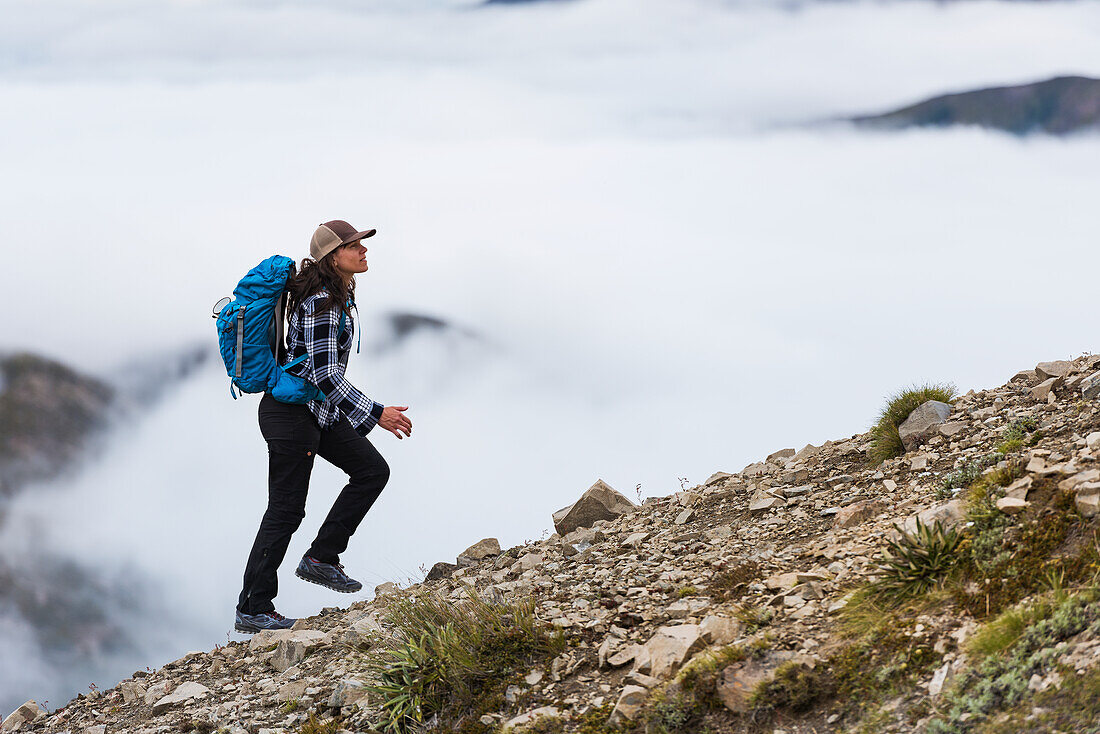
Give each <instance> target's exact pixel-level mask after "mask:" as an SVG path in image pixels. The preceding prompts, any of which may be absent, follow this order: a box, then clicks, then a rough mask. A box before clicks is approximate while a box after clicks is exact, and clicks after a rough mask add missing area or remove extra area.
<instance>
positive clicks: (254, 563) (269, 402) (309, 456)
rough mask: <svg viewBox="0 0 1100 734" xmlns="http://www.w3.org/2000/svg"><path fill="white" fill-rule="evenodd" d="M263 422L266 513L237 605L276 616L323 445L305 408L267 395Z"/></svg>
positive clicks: (245, 610)
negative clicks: (289, 551)
mask: <svg viewBox="0 0 1100 734" xmlns="http://www.w3.org/2000/svg"><path fill="white" fill-rule="evenodd" d="M259 416H260V432H261V433H262V434H263V437H264V439H265V440H266V441H267V452H268V475H267V511H266V512H264V516H263V520H261V521H260V529H259V531H258V532H257V533H256V540H255V542H254V543H253V545H252V552H251V553H250V554H249V556H248V563H247V564H246V566H245V571H244V588H243V589H242V590H241V596H240V600H239V601H238V602H237V610H238V611H240V612H243V613H244V614H263V613H266V612H272V611H274V610H275V605H274V603H273V602H272V600H273V599H274V598H275V595H276V594H277V593H278V591H279V576H278V571H279V565H280V564H281V563H282V562H283V556H285V555H286V548H287V546H288V545H289V544H290V536H291V535H293V534H294V531H295V530H297V529H298V526H299V525H301V523H302V518H304V517H305V515H306V511H305V508H306V493H307V492H308V491H309V475H310V472H312V471H313V460H314V458H315V456H316V454H317V445H318V442H319V441H320V430H319V429H318V428H317V424H316V422H315V421H314V420H313V416H312V414H310V412H309V408H307V407H306V406H304V405H286V404H284V403H280V402H279V401H277V400H275V399H274V398H272V397H271V396H270V395H268V394H266V393H265V394H264V396H263V399H261V400H260V409H259Z"/></svg>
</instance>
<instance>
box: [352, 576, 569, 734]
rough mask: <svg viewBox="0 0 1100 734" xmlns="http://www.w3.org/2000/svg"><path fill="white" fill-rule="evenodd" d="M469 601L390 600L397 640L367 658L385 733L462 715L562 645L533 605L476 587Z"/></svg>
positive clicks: (390, 616)
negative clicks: (486, 594) (491, 598)
mask: <svg viewBox="0 0 1100 734" xmlns="http://www.w3.org/2000/svg"><path fill="white" fill-rule="evenodd" d="M467 597H468V598H466V599H464V600H462V601H458V602H455V601H454V600H453V599H450V598H447V597H443V596H440V595H438V594H434V593H430V592H428V593H421V594H416V595H412V596H408V597H405V598H399V599H395V600H393V601H392V602H390V604H389V606H388V607H387V610H386V615H385V616H386V622H387V623H388V625H389V626H390V627H391V628H392V629H393V635H392V637H391V638H390V639H389V640H387V641H385V642H383V643H382V644H381V645H380V646H379V647H378V648H377V649H374V650H371V651H370V652H369V653H368V655H367V658H366V667H367V678H368V680H370V681H371V682H370V683H369V684H368V685H367V691H368V694H369V695H370V700H371V701H372V703H374V704H376V705H377V706H378V709H379V713H380V722H379V724H380V726H381V729H382V730H383V731H385V732H391V733H392V734H402V733H403V732H408V731H413V730H415V729H417V728H419V727H420V726H421V725H422V724H423V723H424V722H425V721H427V720H428V719H430V718H431V717H432V716H433V715H435V714H440V715H444V714H446V713H448V712H449V711H450V712H454V713H459V714H460V713H461V712H462V711H463V710H464V709H465V708H467V707H469V706H470V705H472V704H473V703H474V702H476V701H477V700H478V699H480V698H486V697H487V696H486V691H487V690H488V689H489V688H491V687H492V685H493V683H499V682H500V681H502V680H504V679H505V678H507V677H508V676H511V675H515V674H516V673H517V672H518V671H519V670H521V669H522V668H524V667H526V666H528V665H530V664H531V662H532V661H533V660H535V659H540V658H549V657H552V656H553V655H555V654H557V653H558V652H560V651H561V650H562V649H563V648H564V639H563V638H562V636H561V634H560V633H551V632H550V631H549V630H548V629H547V628H546V627H545V626H544V625H543V624H542V623H541V622H539V620H538V619H537V618H536V617H535V604H534V600H532V599H527V600H524V601H521V602H515V603H502V604H491V603H489V602H486V601H484V600H482V599H481V598H479V597H478V596H477V594H476V592H475V591H474V590H473V589H472V588H468V589H467Z"/></svg>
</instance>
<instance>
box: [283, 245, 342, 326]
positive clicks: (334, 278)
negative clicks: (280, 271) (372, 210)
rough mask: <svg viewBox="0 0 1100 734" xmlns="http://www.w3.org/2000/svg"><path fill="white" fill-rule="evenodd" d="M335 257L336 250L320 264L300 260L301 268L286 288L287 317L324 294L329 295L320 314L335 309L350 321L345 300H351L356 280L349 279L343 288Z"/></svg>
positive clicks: (311, 260) (318, 261) (308, 258)
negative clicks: (309, 300)
mask: <svg viewBox="0 0 1100 734" xmlns="http://www.w3.org/2000/svg"><path fill="white" fill-rule="evenodd" d="M337 249H339V248H337ZM335 254H336V250H333V251H332V252H330V253H329V254H327V255H325V256H324V257H323V258H321V259H320V260H314V259H313V258H311V257H307V258H305V259H304V260H302V265H301V267H299V268H298V272H297V273H296V274H295V275H294V276H293V277H291V279H290V282H289V284H288V287H289V290H290V300H289V303H288V304H287V309H288V313H294V311H295V310H296V309H297V308H298V306H300V305H302V301H304V300H306V299H307V298H309V297H310V296H312V295H314V294H316V293H320V292H321V291H322V290H324V291H327V292H328V298H326V299H325V300H324V301H323V302H322V303H321V310H322V311H327V310H328V309H330V308H334V307H336V308H339V309H340V310H341V311H343V312H344V315H345V316H347V317H348V318H349V319H350V318H351V307H350V306H348V300H349V299H351V300H354V296H355V279H354V278H352V279H351V280H349V281H347V283H346V284H345V281H344V279H343V277H341V275H340V272H339V271H338V270H337V269H336V265H335V258H334V256H335Z"/></svg>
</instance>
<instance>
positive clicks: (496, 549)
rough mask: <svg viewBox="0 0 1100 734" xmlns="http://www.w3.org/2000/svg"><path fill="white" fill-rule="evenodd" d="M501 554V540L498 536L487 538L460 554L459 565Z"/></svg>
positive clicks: (466, 564)
mask: <svg viewBox="0 0 1100 734" xmlns="http://www.w3.org/2000/svg"><path fill="white" fill-rule="evenodd" d="M498 555H500V542H499V541H498V540H497V539H496V538H485V539H483V540H479V541H478V542H476V543H474V544H473V545H471V546H470V547H469V548H467V549H466V550H464V551H462V552H461V553H459V554H458V559H457V560H458V565H459V566H470V565H473V563H474V562H476V561H480V560H481V559H482V558H488V557H489V556H498Z"/></svg>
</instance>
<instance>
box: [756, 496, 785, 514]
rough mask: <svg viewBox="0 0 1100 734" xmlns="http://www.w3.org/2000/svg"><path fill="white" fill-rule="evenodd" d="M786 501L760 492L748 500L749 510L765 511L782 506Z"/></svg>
mask: <svg viewBox="0 0 1100 734" xmlns="http://www.w3.org/2000/svg"><path fill="white" fill-rule="evenodd" d="M786 504H787V501H786V500H784V499H782V498H780V497H773V496H771V495H770V494H766V493H760V494H758V495H756V496H755V497H753V498H752V500H750V501H749V512H767V511H768V510H770V509H772V508H773V507H783V506H784V505H786Z"/></svg>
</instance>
